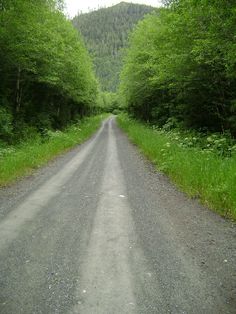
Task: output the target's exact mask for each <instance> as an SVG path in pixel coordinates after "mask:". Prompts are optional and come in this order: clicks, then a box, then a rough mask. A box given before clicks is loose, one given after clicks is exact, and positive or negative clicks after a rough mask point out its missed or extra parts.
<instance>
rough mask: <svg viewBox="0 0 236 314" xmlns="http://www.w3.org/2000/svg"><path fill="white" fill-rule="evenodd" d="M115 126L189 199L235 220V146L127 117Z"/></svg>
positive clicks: (217, 137)
mask: <svg viewBox="0 0 236 314" xmlns="http://www.w3.org/2000/svg"><path fill="white" fill-rule="evenodd" d="M118 123H119V125H120V126H121V128H122V129H124V130H125V131H126V132H127V133H128V136H129V138H130V139H131V141H132V142H134V143H135V144H136V145H137V146H138V147H140V149H141V151H142V152H143V153H144V154H145V155H146V156H147V157H148V158H149V159H150V160H151V161H152V162H153V163H154V164H155V165H156V166H157V168H158V169H159V170H161V171H163V172H164V173H165V174H167V175H168V176H169V177H170V178H171V179H172V181H173V182H174V183H176V184H177V186H179V187H180V188H181V189H182V190H183V191H185V192H186V193H187V194H188V195H190V196H191V197H193V198H195V197H197V198H199V199H200V200H201V201H202V203H203V204H205V205H207V206H208V207H210V208H211V209H214V210H216V211H217V212H219V213H220V214H221V215H224V216H227V217H230V218H234V219H235V218H236V145H235V142H234V140H233V139H232V138H230V137H229V136H227V135H220V134H211V135H210V134H209V135H206V134H205V135H203V134H198V133H196V132H194V133H192V132H190V131H180V130H165V129H163V128H162V129H159V128H156V127H153V126H149V125H144V124H142V123H140V122H138V121H136V120H133V119H130V118H129V117H128V116H126V115H120V116H119V117H118Z"/></svg>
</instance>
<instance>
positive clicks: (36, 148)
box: [0, 116, 103, 186]
mask: <svg viewBox="0 0 236 314" xmlns="http://www.w3.org/2000/svg"><path fill="white" fill-rule="evenodd" d="M102 119H103V116H93V117H90V118H86V119H83V120H82V121H80V122H77V123H76V124H73V125H71V126H69V127H68V128H67V129H66V130H65V131H64V132H62V131H59V130H57V131H50V130H49V131H47V134H45V137H44V138H42V137H40V136H38V137H37V138H36V137H34V139H33V140H28V141H27V142H25V143H21V144H20V145H17V146H9V147H5V148H3V147H1V146H0V186H3V185H6V184H9V183H11V182H13V181H14V180H16V179H18V178H20V177H22V176H23V175H27V174H29V173H31V172H32V170H33V169H37V168H38V167H39V166H41V165H43V164H45V163H46V162H47V161H49V160H51V159H52V158H54V157H55V156H57V155H58V154H60V153H62V152H64V151H66V150H68V149H70V148H71V147H73V146H75V145H77V144H79V143H81V142H83V141H84V140H86V139H87V138H88V137H89V136H91V134H92V133H94V132H95V131H96V129H97V128H98V127H99V126H100V124H101V121H102Z"/></svg>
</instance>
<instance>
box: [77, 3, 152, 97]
mask: <svg viewBox="0 0 236 314" xmlns="http://www.w3.org/2000/svg"><path fill="white" fill-rule="evenodd" d="M151 11H153V8H152V7H150V6H146V5H138V4H132V3H125V2H121V3H120V4H118V5H115V6H113V7H110V8H104V9H99V10H97V11H94V12H90V13H86V14H81V15H79V16H76V17H75V18H74V19H73V24H74V26H75V27H76V28H77V29H78V30H79V31H80V32H81V33H82V35H83V37H84V39H85V43H86V46H87V48H88V49H89V51H90V53H91V54H92V56H93V59H94V63H95V69H96V73H97V76H98V78H99V79H100V83H101V87H102V90H104V91H116V88H117V85H118V81H119V73H120V69H121V64H122V48H124V47H125V46H126V43H127V38H128V34H129V33H130V31H131V30H132V29H133V27H134V25H135V24H136V23H137V22H138V21H139V20H140V19H142V18H143V17H144V15H145V14H147V13H150V12H151Z"/></svg>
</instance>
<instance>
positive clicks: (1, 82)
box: [0, 0, 97, 142]
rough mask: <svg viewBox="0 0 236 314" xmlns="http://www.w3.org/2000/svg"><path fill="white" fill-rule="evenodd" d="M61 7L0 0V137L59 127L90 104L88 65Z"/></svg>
mask: <svg viewBox="0 0 236 314" xmlns="http://www.w3.org/2000/svg"><path fill="white" fill-rule="evenodd" d="M62 6H63V1H60V0H58V1H54V0H38V1H31V0H0V141H8V142H16V141H18V140H19V139H23V138H26V137H29V136H31V135H32V134H34V133H35V132H43V130H45V129H50V128H52V129H60V128H63V127H64V126H66V125H67V124H68V123H69V122H70V121H71V120H73V119H75V118H76V117H77V116H82V115H84V114H87V113H88V112H90V111H91V110H92V107H93V106H94V103H95V99H96V97H97V82H96V79H95V77H94V74H93V69H92V63H91V61H90V58H89V56H88V53H87V50H86V49H85V46H84V44H83V41H82V39H81V37H80V35H79V34H78V32H77V31H76V30H75V29H74V28H73V26H72V25H71V22H70V21H68V20H66V18H65V16H64V15H63V13H62V12H61V10H62Z"/></svg>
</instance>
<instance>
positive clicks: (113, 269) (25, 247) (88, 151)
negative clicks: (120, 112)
mask: <svg viewBox="0 0 236 314" xmlns="http://www.w3.org/2000/svg"><path fill="white" fill-rule="evenodd" d="M0 272H1V273H0V313H3V314H18V313H22V314H32V313H37V314H39V313H44V314H51V313H53V314H54V313H61V314H67V313H68V314H73V313H81V314H103V313H104V314H113V313H114V314H118V313H127V314H128V313H130V314H132V313H140V314H145V313H161V314H162V313H163V314H165V313H176V314H177V313H182V314H183V313H196V314H201V313H212V314H227V313H236V226H235V224H234V223H232V222H231V221H227V220H224V219H223V218H221V217H219V216H218V215H216V214H214V213H213V212H211V211H209V210H207V209H206V208H204V207H202V206H201V205H199V203H198V202H197V200H190V199H188V198H187V197H186V196H185V195H184V194H183V193H181V192H179V191H178V190H177V189H176V188H175V187H174V186H173V185H172V184H171V183H170V182H169V181H168V179H167V178H166V177H165V176H163V175H162V174H161V173H159V172H157V171H156V170H155V169H154V167H153V166H152V165H151V164H150V163H149V162H148V161H147V160H146V159H145V158H143V157H142V156H141V154H140V153H139V152H138V150H137V148H136V147H134V146H133V145H132V144H130V142H129V141H128V139H127V137H126V136H125V135H124V134H123V133H122V131H120V130H119V129H118V127H117V125H116V122H115V119H114V118H110V119H108V120H107V121H105V122H104V123H103V125H102V127H101V128H100V130H99V131H98V132H97V133H96V134H95V136H93V137H92V138H91V139H90V140H89V141H87V142H86V143H84V144H83V145H81V146H79V147H77V148H75V149H74V150H72V151H71V152H69V153H67V154H65V155H63V156H61V157H59V158H57V159H56V160H55V161H53V162H51V163H49V164H48V165H47V166H46V167H43V168H42V169H40V170H38V171H37V172H35V173H34V174H33V175H32V176H30V177H28V178H26V179H24V180H22V181H20V182H18V183H16V184H15V185H13V186H11V187H8V188H5V189H1V190H0Z"/></svg>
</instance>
